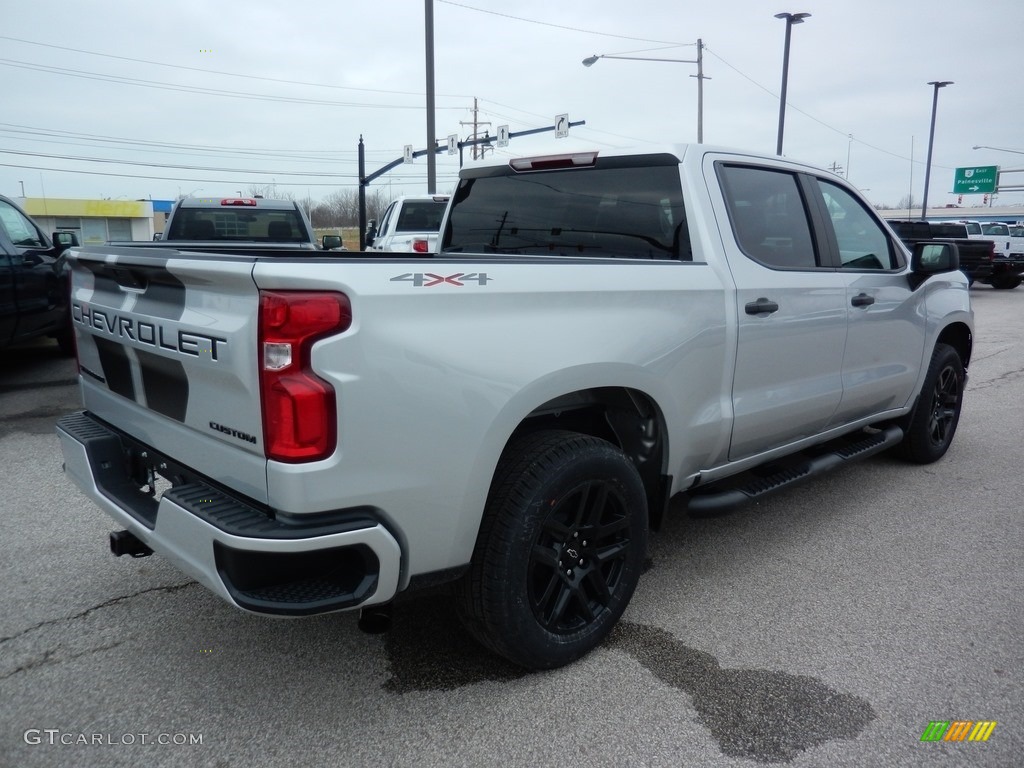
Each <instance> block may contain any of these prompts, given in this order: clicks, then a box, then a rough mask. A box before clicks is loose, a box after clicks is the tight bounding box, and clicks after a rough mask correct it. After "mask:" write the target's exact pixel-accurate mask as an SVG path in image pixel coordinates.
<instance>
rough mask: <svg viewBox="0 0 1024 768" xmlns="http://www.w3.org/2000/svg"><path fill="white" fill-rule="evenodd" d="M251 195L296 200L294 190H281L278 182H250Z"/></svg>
mask: <svg viewBox="0 0 1024 768" xmlns="http://www.w3.org/2000/svg"><path fill="white" fill-rule="evenodd" d="M249 197H266V198H269V199H271V200H294V199H295V195H294V194H293V193H292V192H286V191H283V190H279V189H278V188H277V184H250V185H249Z"/></svg>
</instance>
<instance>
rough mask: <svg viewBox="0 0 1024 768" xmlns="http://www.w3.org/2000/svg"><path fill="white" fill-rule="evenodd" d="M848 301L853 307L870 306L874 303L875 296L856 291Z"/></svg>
mask: <svg viewBox="0 0 1024 768" xmlns="http://www.w3.org/2000/svg"><path fill="white" fill-rule="evenodd" d="M850 303H851V304H853V306H855V307H870V306H871V305H872V304H874V303H875V297H874V296H868V295H867V294H866V293H858V294H857V295H856V296H854V297H853V298H852V299H850Z"/></svg>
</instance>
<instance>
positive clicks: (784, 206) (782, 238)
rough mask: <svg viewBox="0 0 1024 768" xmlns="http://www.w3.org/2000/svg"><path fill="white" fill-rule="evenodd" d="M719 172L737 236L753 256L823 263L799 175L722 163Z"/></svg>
mask: <svg viewBox="0 0 1024 768" xmlns="http://www.w3.org/2000/svg"><path fill="white" fill-rule="evenodd" d="M719 178H720V180H721V182H722V188H723V190H724V192H725V202H726V206H727V207H728V209H729V218H730V219H731V221H732V228H733V232H734V233H735V235H736V241H737V242H738V243H739V246H740V249H741V250H742V251H743V252H744V253H745V254H747V256H749V257H750V258H752V259H754V260H755V261H758V262H760V263H761V264H764V265H765V266H768V267H781V268H788V269H813V268H815V267H817V266H818V257H817V250H816V249H815V247H814V240H813V239H812V237H811V229H810V225H809V224H808V221H807V209H806V207H805V206H804V200H803V196H802V195H801V194H800V187H799V185H798V184H797V180H796V176H794V175H793V174H792V173H787V172H785V171H776V170H772V169H769V168H749V167H745V166H731V165H722V166H720V167H719Z"/></svg>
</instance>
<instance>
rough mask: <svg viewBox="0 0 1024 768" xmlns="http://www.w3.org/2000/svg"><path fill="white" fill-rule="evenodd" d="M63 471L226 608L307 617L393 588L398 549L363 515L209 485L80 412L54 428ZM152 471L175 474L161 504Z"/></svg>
mask: <svg viewBox="0 0 1024 768" xmlns="http://www.w3.org/2000/svg"><path fill="white" fill-rule="evenodd" d="M57 435H58V437H59V438H60V442H61V450H62V451H63V454H64V469H65V472H66V473H67V474H68V475H69V476H70V477H71V479H72V480H73V481H74V482H75V484H76V485H78V487H79V488H81V489H82V491H84V492H85V494H86V495H87V496H88V497H89V498H90V499H92V500H93V501H94V502H95V503H96V504H97V505H98V506H99V507H100V508H101V509H103V510H104V511H105V512H106V513H107V514H108V515H110V517H112V518H113V519H114V520H115V521H116V522H117V523H118V525H120V526H122V527H124V528H125V529H127V530H129V531H131V533H133V534H134V535H135V536H136V537H137V538H138V539H140V540H141V541H143V542H144V543H145V544H146V545H147V546H148V547H149V548H150V549H152V550H153V551H154V552H156V553H158V554H161V555H163V556H164V557H167V558H168V559H169V560H171V561H172V562H173V563H174V564H175V565H177V567H178V568H179V569H181V570H182V571H183V572H185V573H186V574H188V575H190V576H192V577H194V578H195V579H196V580H198V581H199V582H200V583H202V584H203V585H204V586H206V587H207V588H208V589H210V590H211V591H212V592H214V593H216V594H217V595H219V596H220V597H222V598H224V599H225V600H227V601H228V602H229V603H231V604H233V605H235V606H237V607H239V608H241V609H243V610H247V611H250V612H253V613H262V614H271V615H278V616H303V615H311V614H317V613H326V612H330V611H338V610H345V609H350V608H356V607H360V606H367V605H374V604H378V603H384V602H387V601H389V600H391V599H392V598H393V597H394V595H395V592H396V591H397V589H398V583H399V573H400V569H401V560H402V553H401V549H400V547H399V545H398V542H397V541H396V540H395V538H394V536H392V535H391V533H390V532H389V531H388V530H387V529H386V528H385V527H384V526H383V525H381V523H380V522H379V520H377V519H375V517H374V516H373V514H372V511H369V510H347V511H346V510H343V511H339V512H335V513H331V514H330V515H317V516H310V517H309V518H308V519H304V520H301V521H299V520H292V519H278V518H276V517H275V515H274V513H273V511H272V510H267V509H265V508H261V507H260V506H258V505H257V504H256V503H255V502H252V501H250V500H248V499H245V498H242V497H238V496H235V495H232V494H231V493H230V492H228V491H225V490H224V489H221V488H218V487H215V486H213V485H212V484H210V483H208V482H206V481H205V479H204V478H203V477H202V476H201V475H200V474H199V473H198V472H195V471H194V470H191V469H189V468H187V467H182V466H180V465H177V464H174V463H173V462H171V461H170V460H168V459H166V458H164V457H161V456H160V455H159V454H158V453H157V452H156V451H153V450H152V449H151V448H148V447H147V446H144V445H141V444H139V443H137V442H136V441H134V440H132V439H131V438H129V437H128V436H126V435H124V434H123V433H120V432H118V431H116V430H115V429H113V428H111V427H110V426H108V425H107V424H105V423H103V422H101V421H99V420H98V419H96V418H95V417H94V416H92V415H90V414H88V413H85V412H82V413H75V414H70V415H68V416H65V417H63V418H62V419H60V421H58V423H57ZM148 469H154V470H156V471H157V472H159V473H160V474H161V475H163V476H164V477H173V478H174V479H175V484H174V487H173V488H170V489H169V490H167V491H165V492H164V493H163V494H162V496H161V497H160V498H159V500H157V499H156V498H154V497H153V496H151V495H150V494H149V493H148V492H146V491H144V490H140V486H142V485H143V481H142V480H141V478H143V477H145V473H146V471H147V470H148Z"/></svg>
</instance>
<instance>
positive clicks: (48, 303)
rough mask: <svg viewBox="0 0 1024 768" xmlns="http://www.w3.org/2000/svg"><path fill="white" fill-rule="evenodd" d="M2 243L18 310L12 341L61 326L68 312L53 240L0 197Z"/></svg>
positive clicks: (64, 286) (0, 238)
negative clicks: (51, 242)
mask: <svg viewBox="0 0 1024 768" xmlns="http://www.w3.org/2000/svg"><path fill="white" fill-rule="evenodd" d="M0 230H2V237H0V242H6V243H8V244H9V245H6V246H4V248H5V250H7V251H8V255H7V262H8V264H9V265H10V273H9V275H10V280H11V282H10V283H9V285H11V287H12V288H13V299H14V304H15V305H16V307H17V309H16V312H15V316H16V322H15V324H14V330H13V332H12V336H13V338H12V339H11V340H12V341H13V340H14V339H15V338H17V337H19V336H26V335H32V334H34V333H35V332H36V331H38V330H39V329H42V328H47V327H49V326H55V325H57V323H58V321H59V319H60V317H61V316H62V315H63V313H64V312H65V311H66V301H65V300H64V298H63V295H62V291H66V290H67V282H66V280H65V281H64V282H62V281H61V278H60V275H59V271H58V269H57V268H56V264H55V261H56V260H55V259H54V257H53V254H52V250H51V248H50V243H49V241H48V240H47V239H46V237H45V235H43V233H42V232H41V231H40V230H39V228H38V227H37V226H36V225H35V224H34V223H33V222H32V221H31V220H29V219H28V218H27V217H26V216H24V215H23V214H22V213H21V211H19V210H18V209H17V208H15V207H14V206H13V205H11V204H10V203H7V202H6V201H3V200H0Z"/></svg>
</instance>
